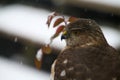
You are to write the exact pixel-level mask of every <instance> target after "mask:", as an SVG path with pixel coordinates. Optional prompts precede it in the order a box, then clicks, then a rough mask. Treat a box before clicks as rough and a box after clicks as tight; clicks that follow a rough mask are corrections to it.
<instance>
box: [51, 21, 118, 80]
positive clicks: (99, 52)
mask: <svg viewBox="0 0 120 80" xmlns="http://www.w3.org/2000/svg"><path fill="white" fill-rule="evenodd" d="M62 38H65V39H66V44H67V45H66V48H65V49H64V50H63V51H62V52H61V53H60V54H59V56H58V58H57V59H56V60H55V62H54V64H53V65H52V69H51V76H52V80H120V55H119V53H118V52H117V51H116V50H115V49H114V48H112V47H111V46H110V45H109V44H108V43H107V41H106V39H105V37H104V35H103V33H102V31H101V29H100V27H99V25H98V24H97V23H96V22H95V21H93V20H90V19H79V20H77V21H74V22H72V23H70V24H68V25H67V28H66V33H65V34H63V36H62Z"/></svg>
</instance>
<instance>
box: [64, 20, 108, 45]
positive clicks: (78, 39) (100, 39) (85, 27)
mask: <svg viewBox="0 0 120 80" xmlns="http://www.w3.org/2000/svg"><path fill="white" fill-rule="evenodd" d="M62 38H65V39H66V43H67V46H73V47H74V46H81V47H84V46H89V45H101V44H102V45H103V44H104V45H105V44H107V42H106V40H105V38H104V35H103V33H102V31H101V29H100V27H99V25H98V24H97V23H96V22H95V21H94V20H90V19H79V20H76V21H74V22H72V23H70V24H68V25H67V27H66V29H65V32H63V35H62Z"/></svg>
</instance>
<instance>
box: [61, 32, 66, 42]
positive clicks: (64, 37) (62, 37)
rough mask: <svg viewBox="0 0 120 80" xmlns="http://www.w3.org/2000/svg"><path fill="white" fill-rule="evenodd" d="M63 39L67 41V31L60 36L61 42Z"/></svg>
mask: <svg viewBox="0 0 120 80" xmlns="http://www.w3.org/2000/svg"><path fill="white" fill-rule="evenodd" d="M63 39H67V31H64V32H63V34H62V36H61V41H62V40H63Z"/></svg>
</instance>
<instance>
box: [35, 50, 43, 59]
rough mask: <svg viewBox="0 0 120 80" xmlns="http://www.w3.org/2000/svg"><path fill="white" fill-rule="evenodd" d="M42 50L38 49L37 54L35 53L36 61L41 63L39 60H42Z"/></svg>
mask: <svg viewBox="0 0 120 80" xmlns="http://www.w3.org/2000/svg"><path fill="white" fill-rule="evenodd" d="M42 54H43V53H42V50H41V49H40V50H38V52H37V54H36V59H37V60H38V61H41V59H42Z"/></svg>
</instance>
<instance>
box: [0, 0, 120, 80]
mask: <svg viewBox="0 0 120 80" xmlns="http://www.w3.org/2000/svg"><path fill="white" fill-rule="evenodd" d="M53 11H57V12H59V13H61V14H63V15H65V16H75V17H79V18H89V19H93V20H95V21H96V22H97V23H98V24H99V25H100V27H101V28H102V30H103V33H104V35H105V37H106V39H107V41H108V43H109V44H110V45H111V46H113V47H115V48H116V49H117V50H118V51H119V52H120V1H119V0H0V80H10V79H11V80H21V79H22V80H33V79H36V80H39V79H42V80H49V74H50V68H51V64H52V63H53V61H54V60H55V59H56V57H57V56H58V54H59V52H60V50H61V49H62V48H64V46H65V42H64V41H62V42H61V41H60V37H58V38H56V39H55V40H54V42H53V43H52V53H51V54H49V55H48V54H44V55H43V60H42V68H41V70H38V69H36V68H35V63H34V59H35V55H36V53H37V51H38V50H39V49H40V48H41V46H42V45H44V44H46V43H49V38H50V36H51V35H52V34H54V31H55V29H48V27H47V25H46V20H47V16H48V15H49V14H50V13H51V12H53ZM33 72H34V73H33ZM6 73H7V74H6ZM23 73H24V74H23ZM26 74H27V75H26ZM6 76H8V77H6ZM28 76H29V77H28ZM31 77H32V78H31Z"/></svg>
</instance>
